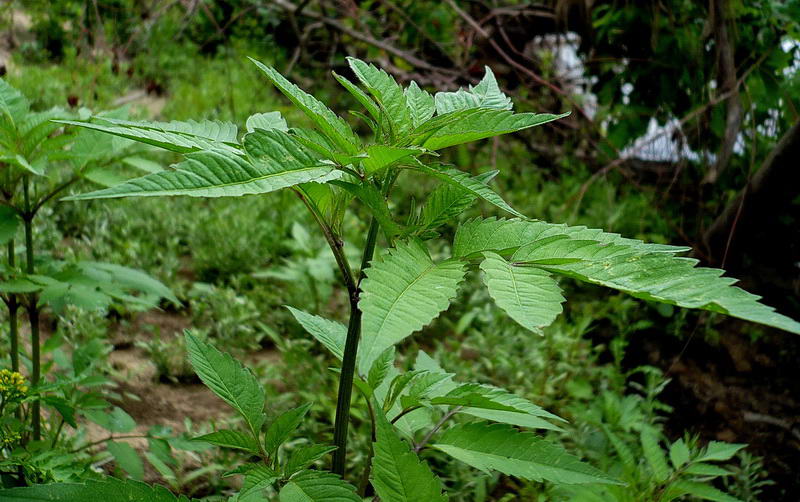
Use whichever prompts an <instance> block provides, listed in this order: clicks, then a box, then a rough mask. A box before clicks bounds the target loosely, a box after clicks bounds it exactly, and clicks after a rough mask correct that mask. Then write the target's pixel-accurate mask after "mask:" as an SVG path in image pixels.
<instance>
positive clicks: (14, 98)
mask: <svg viewBox="0 0 800 502" xmlns="http://www.w3.org/2000/svg"><path fill="white" fill-rule="evenodd" d="M29 108H30V103H29V102H28V100H27V98H25V96H24V95H23V94H22V93H21V92H19V91H18V90H17V89H15V88H14V87H12V86H11V85H10V84H9V83H8V82H6V81H5V79H2V78H0V116H1V117H2V118H3V119H6V120H8V121H10V122H11V123H12V124H14V123H16V122H21V121H22V119H23V117H25V115H26V114H27V112H28V109H29Z"/></svg>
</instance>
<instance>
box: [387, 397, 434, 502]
mask: <svg viewBox="0 0 800 502" xmlns="http://www.w3.org/2000/svg"><path fill="white" fill-rule="evenodd" d="M376 409H377V410H378V411H377V412H376V414H375V436H376V441H375V443H374V444H373V448H374V451H375V456H374V457H373V459H372V486H373V488H375V493H377V494H378V496H380V498H381V500H382V501H384V502H416V501H420V500H424V501H426V502H428V501H430V502H436V501H445V500H447V496H446V495H445V494H443V493H442V482H441V481H440V480H439V478H437V477H436V476H434V474H433V472H431V470H430V468H429V467H428V465H427V464H426V463H425V462H421V461H420V460H419V458H417V455H416V454H414V453H413V452H412V451H411V448H410V447H409V445H408V444H407V443H405V442H403V441H402V440H401V439H400V438H399V437H397V434H396V433H395V431H394V428H393V427H392V424H390V423H389V421H388V420H387V419H386V416H385V415H384V414H383V412H382V411H380V408H378V407H377V406H376Z"/></svg>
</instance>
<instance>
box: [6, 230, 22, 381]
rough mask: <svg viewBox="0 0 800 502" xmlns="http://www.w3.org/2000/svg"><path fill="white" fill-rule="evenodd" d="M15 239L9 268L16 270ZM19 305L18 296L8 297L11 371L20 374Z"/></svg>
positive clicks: (12, 240)
mask: <svg viewBox="0 0 800 502" xmlns="http://www.w3.org/2000/svg"><path fill="white" fill-rule="evenodd" d="M14 250H15V248H14V239H11V240H10V241H8V268H10V269H11V270H14V267H15V266H16V256H15V254H14ZM18 311H19V303H18V302H17V295H15V294H14V293H9V295H8V334H9V337H10V342H11V371H16V372H19V326H18V322H17V312H18Z"/></svg>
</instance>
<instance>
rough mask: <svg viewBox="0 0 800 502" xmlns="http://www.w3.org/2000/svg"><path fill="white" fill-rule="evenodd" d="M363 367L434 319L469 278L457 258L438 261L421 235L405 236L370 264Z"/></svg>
mask: <svg viewBox="0 0 800 502" xmlns="http://www.w3.org/2000/svg"><path fill="white" fill-rule="evenodd" d="M366 276H367V277H366V279H365V280H364V282H363V284H362V291H363V294H362V296H361V301H360V302H359V308H361V310H362V312H363V319H362V323H361V345H360V348H359V353H358V356H359V372H360V373H361V374H362V375H365V374H367V372H368V371H369V368H370V366H372V362H373V361H374V360H375V359H376V358H377V357H378V356H379V355H380V354H381V353H382V352H383V351H384V350H386V349H387V348H389V347H391V346H392V345H395V344H396V343H398V342H400V341H401V340H403V339H404V338H406V337H407V336H409V335H411V334H412V333H413V332H415V331H417V330H419V329H421V328H422V327H423V326H425V325H426V324H428V323H429V322H431V321H432V320H433V319H434V318H435V317H436V316H437V315H438V314H439V313H440V312H441V311H443V310H445V309H446V308H447V306H448V305H449V304H450V301H451V300H452V299H453V298H454V297H455V296H456V292H457V289H458V284H459V283H460V282H461V280H462V279H463V278H464V265H463V264H462V263H460V262H458V261H452V260H450V261H444V262H441V263H434V262H433V260H431V257H430V256H429V255H428V252H427V250H426V249H425V248H424V246H423V245H422V244H421V243H420V242H418V241H408V242H401V243H399V244H398V245H397V247H395V248H393V249H391V250H389V251H388V252H387V253H386V254H385V255H384V256H383V257H382V258H381V259H379V260H377V261H374V262H373V263H372V264H371V265H370V267H369V268H368V269H367V270H366Z"/></svg>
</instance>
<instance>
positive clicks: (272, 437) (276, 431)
mask: <svg viewBox="0 0 800 502" xmlns="http://www.w3.org/2000/svg"><path fill="white" fill-rule="evenodd" d="M310 409H311V403H306V404H304V405H301V406H298V407H297V408H294V409H291V410H289V411H287V412H285V413H283V414H281V415H280V416H278V418H276V419H275V420H274V421H273V422H272V423H271V424H270V426H269V427H268V428H267V432H266V434H265V436H264V447H265V448H266V449H267V454H268V455H269V456H271V457H274V456H275V454H276V453H277V451H278V448H279V447H280V445H282V444H283V443H284V442H285V441H286V440H287V439H289V438H290V437H291V435H292V434H293V433H294V431H295V430H296V429H297V428H298V427H300V424H301V423H303V419H304V418H305V416H306V413H308V410H310Z"/></svg>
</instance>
